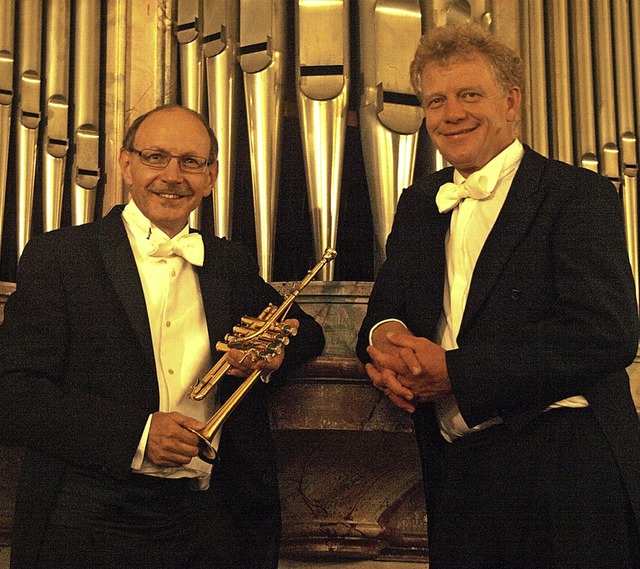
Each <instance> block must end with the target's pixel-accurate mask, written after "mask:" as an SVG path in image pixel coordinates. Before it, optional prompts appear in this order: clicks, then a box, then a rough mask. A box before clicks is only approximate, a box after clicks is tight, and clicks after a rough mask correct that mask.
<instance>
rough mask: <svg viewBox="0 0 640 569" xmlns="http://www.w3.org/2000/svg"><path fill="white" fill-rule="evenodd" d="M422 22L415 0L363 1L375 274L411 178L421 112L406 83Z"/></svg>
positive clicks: (365, 139)
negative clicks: (399, 201)
mask: <svg viewBox="0 0 640 569" xmlns="http://www.w3.org/2000/svg"><path fill="white" fill-rule="evenodd" d="M421 34H422V21H421V12H420V5H419V2H417V0H415V1H414V0H362V2H361V3H360V59H361V68H362V78H363V95H362V100H361V103H360V137H361V143H362V149H363V155H364V159H365V172H366V177H367V185H368V187H369V198H370V201H371V211H372V215H373V227H374V244H375V251H374V263H375V270H376V272H377V269H378V268H379V266H380V264H381V263H382V262H383V261H384V258H385V252H384V246H385V243H386V239H387V236H388V234H389V232H390V231H391V225H392V223H393V216H394V214H395V210H396V204H397V202H398V198H399V197H400V193H401V192H402V190H403V189H404V188H405V187H407V186H408V185H410V184H411V182H412V180H413V173H414V166H415V157H416V150H417V142H418V130H419V128H420V125H421V124H422V120H423V114H422V109H421V107H420V104H419V102H418V100H417V98H416V97H415V95H414V93H413V89H412V87H411V83H410V80H409V65H410V63H411V61H412V59H413V55H414V53H415V50H416V47H417V45H418V42H419V41H420V36H421Z"/></svg>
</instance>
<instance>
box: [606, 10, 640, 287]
mask: <svg viewBox="0 0 640 569" xmlns="http://www.w3.org/2000/svg"><path fill="white" fill-rule="evenodd" d="M629 22H630V10H629V2H628V1H625V0H613V23H614V27H613V30H614V31H615V33H613V40H614V44H613V47H614V58H615V59H614V60H615V73H616V77H615V79H616V81H615V85H616V103H617V104H616V111H617V120H618V132H619V133H620V134H619V147H620V150H621V152H620V160H621V171H622V187H621V192H622V204H623V210H624V219H625V232H626V238H627V250H628V252H629V261H630V263H631V269H632V271H633V275H634V280H635V285H636V298H640V284H639V281H640V274H639V273H640V268H639V266H638V262H639V260H638V157H637V132H636V129H635V124H634V114H633V109H634V95H633V70H632V67H631V58H630V55H631V44H632V36H631V25H630V23H629Z"/></svg>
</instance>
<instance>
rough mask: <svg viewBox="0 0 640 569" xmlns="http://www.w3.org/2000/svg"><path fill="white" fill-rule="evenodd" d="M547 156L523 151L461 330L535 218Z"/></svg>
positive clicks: (473, 285) (484, 251)
mask: <svg viewBox="0 0 640 569" xmlns="http://www.w3.org/2000/svg"><path fill="white" fill-rule="evenodd" d="M546 163H547V159H546V158H544V157H543V156H541V155H539V154H537V153H536V152H534V151H532V150H531V149H530V148H528V147H525V155H524V157H523V159H522V162H521V164H520V167H519V168H518V172H517V173H516V176H515V178H514V180H513V182H512V184H511V188H510V190H509V194H508V196H507V199H506V200H505V203H504V205H503V207H502V210H501V211H500V214H499V215H498V218H497V219H496V222H495V225H494V226H493V229H492V230H491V232H490V233H489V236H488V237H487V240H486V242H485V245H484V247H483V248H482V251H481V253H480V256H479V257H478V261H477V263H476V267H475V269H474V271H473V278H472V280H471V286H470V288H469V296H468V298H467V304H466V308H465V312H464V316H463V319H462V323H461V326H460V333H461V334H462V333H464V329H465V327H467V326H468V325H469V324H470V323H471V322H472V320H473V318H474V316H475V314H476V313H477V311H478V310H479V308H480V307H481V306H482V303H483V302H484V299H485V298H486V297H487V295H488V294H489V293H490V292H491V290H492V288H493V286H494V285H495V283H496V281H497V279H498V278H499V276H500V274H501V272H502V270H503V268H504V266H505V264H506V263H507V262H508V260H509V257H510V255H511V252H512V251H513V250H514V249H515V247H516V246H517V245H518V243H519V242H520V241H521V240H522V239H523V238H524V236H525V235H526V233H527V231H528V229H529V226H530V224H531V223H532V222H533V221H534V219H535V217H536V215H537V212H538V209H539V207H540V203H541V201H542V199H543V198H544V192H543V191H542V188H541V186H540V178H541V177H542V175H543V173H544V170H545V169H546Z"/></svg>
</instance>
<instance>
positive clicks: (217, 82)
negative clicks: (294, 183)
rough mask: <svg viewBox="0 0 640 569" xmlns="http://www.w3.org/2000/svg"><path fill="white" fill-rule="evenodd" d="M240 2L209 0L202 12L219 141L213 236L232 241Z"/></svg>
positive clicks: (211, 113)
mask: <svg viewBox="0 0 640 569" xmlns="http://www.w3.org/2000/svg"><path fill="white" fill-rule="evenodd" d="M239 9H240V4H239V0H210V1H209V2H207V5H206V8H205V11H204V16H203V17H204V22H203V39H202V50H203V54H204V57H205V71H206V79H207V99H208V108H209V124H210V125H211V128H212V129H213V131H214V132H215V133H216V137H217V139H218V146H219V148H218V180H217V181H216V186H215V189H214V194H213V222H214V225H213V227H214V233H215V234H216V235H217V236H219V237H227V238H231V231H232V216H233V184H234V181H235V154H236V152H235V147H236V142H237V128H236V125H237V124H238V115H239V113H238V95H239V86H240V85H239V82H238V81H239V77H240V74H239V67H238V65H237V61H236V57H237V53H238V45H239V33H240V22H239Z"/></svg>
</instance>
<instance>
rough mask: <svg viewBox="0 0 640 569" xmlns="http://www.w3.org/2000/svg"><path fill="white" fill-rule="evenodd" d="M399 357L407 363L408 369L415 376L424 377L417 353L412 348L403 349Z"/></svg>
mask: <svg viewBox="0 0 640 569" xmlns="http://www.w3.org/2000/svg"><path fill="white" fill-rule="evenodd" d="M398 356H399V357H400V359H401V360H402V361H403V362H404V363H405V365H406V366H407V368H408V369H409V370H410V371H411V373H412V374H413V375H416V376H417V375H422V374H423V373H424V370H423V369H422V365H421V364H420V361H419V360H418V356H417V355H416V353H415V352H414V351H413V350H412V349H410V348H402V349H401V350H400V351H399V353H398Z"/></svg>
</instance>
